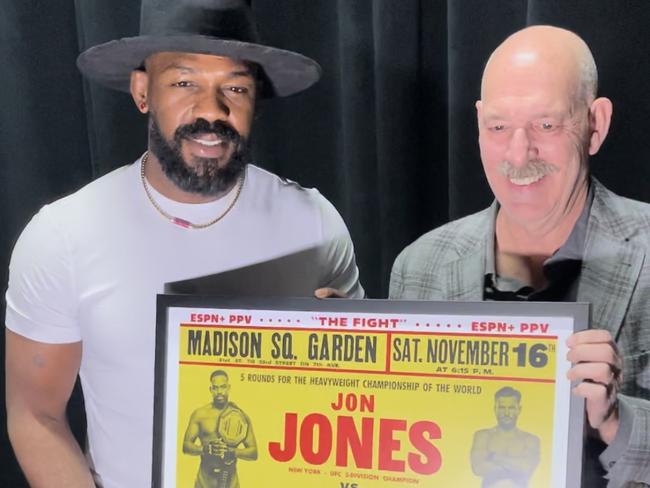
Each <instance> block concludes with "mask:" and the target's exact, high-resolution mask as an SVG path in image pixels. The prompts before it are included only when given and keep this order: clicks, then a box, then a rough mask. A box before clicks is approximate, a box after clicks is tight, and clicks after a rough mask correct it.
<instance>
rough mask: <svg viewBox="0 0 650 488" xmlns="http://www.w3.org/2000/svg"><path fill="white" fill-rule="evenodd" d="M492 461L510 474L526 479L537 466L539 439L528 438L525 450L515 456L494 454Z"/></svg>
mask: <svg viewBox="0 0 650 488" xmlns="http://www.w3.org/2000/svg"><path fill="white" fill-rule="evenodd" d="M493 460H494V462H495V463H498V464H499V465H501V466H503V467H504V468H505V469H507V470H508V471H509V472H511V473H517V474H523V475H524V476H526V477H528V476H530V475H531V474H532V472H533V471H534V470H535V468H536V467H537V465H538V464H539V439H538V438H537V437H534V436H530V437H528V438H527V439H526V443H525V448H524V449H523V450H522V451H521V452H519V453H518V454H517V456H513V455H505V454H500V453H496V454H495V455H494V458H493Z"/></svg>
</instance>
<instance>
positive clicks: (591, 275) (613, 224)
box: [390, 26, 650, 488]
mask: <svg viewBox="0 0 650 488" xmlns="http://www.w3.org/2000/svg"><path fill="white" fill-rule="evenodd" d="M597 86H598V74H597V70H596V64H595V62H594V59H593V56H592V54H591V52H590V50H589V48H588V46H587V45H586V44H585V42H584V41H583V40H582V39H581V38H580V37H578V36H577V35H576V34H574V33H572V32H570V31H567V30H564V29H560V28H556V27H552V26H533V27H528V28H526V29H523V30H521V31H518V32H516V33H515V34H513V35H512V36H510V37H509V38H507V39H506V40H505V41H504V42H503V43H502V44H501V45H500V46H499V47H498V48H497V49H496V50H495V51H494V52H493V53H492V55H491V56H490V58H489V60H488V62H487V64H486V67H485V70H484V73H483V79H482V84H481V99H480V100H479V101H478V102H476V113H477V120H478V128H479V146H480V150H481V160H482V163H483V170H484V172H485V175H486V177H487V180H488V183H489V185H490V188H491V189H492V192H493V193H494V196H495V201H494V203H493V204H492V205H491V206H490V207H489V208H488V209H485V210H483V211H481V212H479V213H476V214H474V215H470V216H468V217H465V218H462V219H459V220H456V221H453V222H450V223H448V224H446V225H444V226H442V227H440V228H438V229H435V230H433V231H431V232H429V233H427V234H425V235H424V236H422V237H420V238H419V239H418V240H417V241H415V242H414V243H413V244H411V245H410V246H408V247H407V248H406V249H405V250H404V251H402V253H401V254H400V255H399V256H398V258H397V259H396V261H395V264H394V266H393V270H392V274H391V285H390V297H391V298H394V299H411V300H417V299H422V300H469V301H476V300H510V301H512V300H516V301H579V302H589V303H590V304H591V310H592V320H591V324H590V330H586V331H582V332H579V333H576V334H574V335H572V336H571V337H570V338H569V340H568V345H569V349H570V352H569V354H568V359H569V360H570V361H571V363H573V366H572V368H571V369H570V371H569V373H568V376H569V379H570V380H571V381H573V382H574V383H575V384H576V386H575V387H574V389H573V393H574V394H575V395H578V396H580V397H583V398H585V400H586V413H587V419H588V423H589V426H590V432H589V436H588V441H587V444H586V446H585V450H586V460H585V465H584V466H583V486H585V487H589V488H595V487H599V486H608V487H621V486H650V430H649V429H650V402H648V398H650V366H649V364H648V363H649V360H650V356H649V351H650V205H648V204H646V203H642V202H637V201H633V200H629V199H626V198H623V197H620V196H618V195H615V194H614V193H612V192H610V191H609V190H607V189H606V188H605V187H604V186H603V185H602V184H601V183H600V182H598V181H597V180H596V179H595V178H593V177H592V176H591V175H590V171H589V157H590V156H592V155H594V154H596V153H597V152H598V151H599V149H600V147H601V146H602V144H603V142H604V141H605V138H606V137H607V133H608V131H609V126H610V121H611V117H612V103H611V101H610V100H608V99H607V98H603V97H598V96H597Z"/></svg>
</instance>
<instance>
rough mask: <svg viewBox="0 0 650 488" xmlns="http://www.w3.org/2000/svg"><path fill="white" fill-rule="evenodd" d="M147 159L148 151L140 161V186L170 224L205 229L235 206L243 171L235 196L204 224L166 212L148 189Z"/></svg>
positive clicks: (242, 179)
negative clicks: (145, 170) (145, 171)
mask: <svg viewBox="0 0 650 488" xmlns="http://www.w3.org/2000/svg"><path fill="white" fill-rule="evenodd" d="M148 159H149V151H147V152H146V153H144V156H142V162H141V163H140V179H141V180H142V186H143V187H144V192H145V193H146V194H147V198H148V199H149V201H150V202H151V205H153V208H155V209H156V210H157V211H158V213H159V214H160V215H162V216H163V217H165V218H166V219H167V220H169V221H170V222H171V223H172V224H176V225H178V226H180V227H183V228H185V229H205V228H206V227H210V226H211V225H214V224H216V223H217V222H219V221H220V220H221V219H223V218H224V217H225V216H226V215H228V212H230V211H231V210H232V208H233V207H234V206H235V203H237V200H238V199H239V195H240V194H241V190H242V188H243V187H244V176H245V174H246V173H245V172H243V173H242V175H241V176H240V177H239V179H238V181H237V193H235V198H233V200H232V202H230V205H228V208H226V210H224V211H223V212H222V213H221V215H218V216H217V217H216V218H214V219H212V220H210V221H209V222H205V223H204V224H195V223H193V222H190V221H189V220H185V219H181V218H180V217H174V216H173V215H170V214H168V213H167V212H165V211H164V210H163V209H162V208H160V205H158V202H156V200H154V198H153V195H152V194H151V191H150V190H149V185H147V179H146V178H145V177H144V167H145V165H146V164H147V160H148Z"/></svg>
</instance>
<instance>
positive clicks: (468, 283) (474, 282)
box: [441, 200, 498, 302]
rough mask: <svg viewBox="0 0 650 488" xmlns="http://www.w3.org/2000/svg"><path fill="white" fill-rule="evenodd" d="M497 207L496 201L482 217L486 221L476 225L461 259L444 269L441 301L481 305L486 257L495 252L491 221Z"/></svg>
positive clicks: (460, 251) (460, 253) (494, 217)
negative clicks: (443, 286)
mask: <svg viewBox="0 0 650 488" xmlns="http://www.w3.org/2000/svg"><path fill="white" fill-rule="evenodd" d="M497 210H498V205H497V202H496V200H495V201H494V202H493V203H492V205H491V207H490V209H489V211H488V212H486V214H485V220H484V221H483V222H481V223H480V224H479V225H477V226H476V229H475V234H474V235H475V236H477V238H476V239H475V240H473V241H472V242H471V243H469V244H468V245H466V246H464V248H463V249H460V250H459V252H458V254H459V256H460V258H459V259H457V260H456V261H452V262H450V263H449V264H447V265H446V266H444V267H443V269H442V270H441V272H442V273H443V280H444V281H443V282H442V283H444V284H445V288H444V291H443V292H444V295H443V297H442V299H443V300H454V301H456V300H464V301H470V302H480V301H482V300H483V291H484V287H485V256H486V253H487V252H494V222H495V219H496V214H497Z"/></svg>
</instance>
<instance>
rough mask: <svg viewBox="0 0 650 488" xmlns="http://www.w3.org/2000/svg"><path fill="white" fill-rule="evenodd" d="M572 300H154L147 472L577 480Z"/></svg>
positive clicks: (348, 485)
mask: <svg viewBox="0 0 650 488" xmlns="http://www.w3.org/2000/svg"><path fill="white" fill-rule="evenodd" d="M588 321H589V306H588V305H587V304H575V303H573V304H570V303H520V302H517V303H505V302H481V303H463V302H409V301H388V300H342V299H332V300H316V299H270V298H219V297H197V296H181V295H160V296H159V297H158V323H157V337H156V388H155V394H156V399H155V416H154V438H155V442H154V447H153V449H154V451H153V480H154V481H153V484H154V486H155V487H159V488H171V487H190V488H192V487H195V488H196V487H211V488H217V487H218V488H231V487H236V486H239V487H241V488H258V487H270V486H273V487H295V488H298V487H305V486H309V487H314V488H317V487H324V488H325V487H328V488H329V487H333V488H361V487H363V488H375V487H376V488H379V487H381V488H386V487H389V488H390V487H395V488H397V487H405V486H420V487H440V486H458V487H463V488H465V487H477V488H478V487H481V486H528V487H531V488H535V487H544V488H546V487H549V486H554V487H568V488H577V487H579V486H580V476H581V465H582V445H583V431H584V429H583V425H584V402H583V401H582V400H581V399H579V398H577V397H575V396H572V395H571V393H570V390H571V384H570V382H569V381H568V380H567V379H566V373H567V371H568V369H569V367H570V364H569V363H568V362H567V361H566V359H565V358H566V353H567V347H566V345H565V341H566V339H567V337H568V336H569V335H570V334H572V333H573V332H574V331H576V330H579V329H583V328H586V327H587V324H588Z"/></svg>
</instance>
